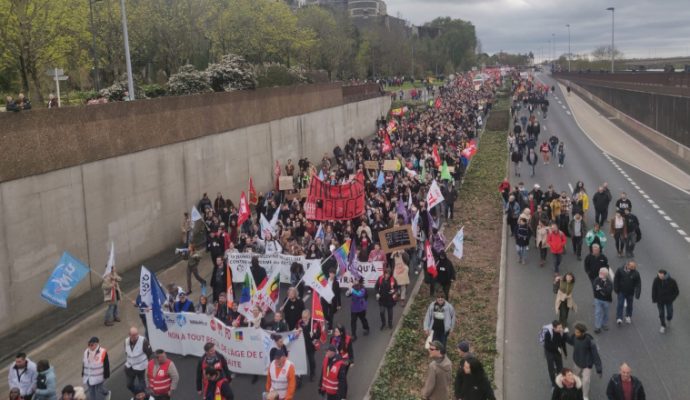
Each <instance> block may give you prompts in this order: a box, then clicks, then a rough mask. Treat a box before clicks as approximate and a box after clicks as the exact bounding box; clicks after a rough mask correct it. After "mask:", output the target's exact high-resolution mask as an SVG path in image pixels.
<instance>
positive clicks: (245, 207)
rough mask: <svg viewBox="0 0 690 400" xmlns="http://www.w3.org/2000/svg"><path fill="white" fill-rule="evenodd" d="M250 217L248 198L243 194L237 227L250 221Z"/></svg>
mask: <svg viewBox="0 0 690 400" xmlns="http://www.w3.org/2000/svg"><path fill="white" fill-rule="evenodd" d="M249 216H250V211H249V204H248V203H247V196H245V194H244V192H242V194H241V195H240V206H239V209H238V216H237V226H238V227H240V226H242V224H243V223H244V221H246V220H248V219H249Z"/></svg>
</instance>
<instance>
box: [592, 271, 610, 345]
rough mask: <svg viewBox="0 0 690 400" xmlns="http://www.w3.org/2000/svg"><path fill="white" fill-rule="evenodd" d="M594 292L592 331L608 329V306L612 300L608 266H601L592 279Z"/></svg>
mask: <svg viewBox="0 0 690 400" xmlns="http://www.w3.org/2000/svg"><path fill="white" fill-rule="evenodd" d="M592 290H593V292H594V333H601V330H602V329H603V330H605V331H608V330H609V327H608V322H609V308H610V307H611V303H612V302H613V297H612V293H613V283H612V282H611V279H610V278H609V268H608V267H601V268H600V269H599V275H598V276H597V277H596V278H594V281H592Z"/></svg>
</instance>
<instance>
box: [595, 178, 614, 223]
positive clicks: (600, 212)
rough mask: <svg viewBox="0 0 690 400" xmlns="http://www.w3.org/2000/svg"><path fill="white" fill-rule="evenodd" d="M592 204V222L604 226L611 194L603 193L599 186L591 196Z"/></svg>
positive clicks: (602, 188)
mask: <svg viewBox="0 0 690 400" xmlns="http://www.w3.org/2000/svg"><path fill="white" fill-rule="evenodd" d="M592 203H593V204H594V222H596V223H597V224H599V225H604V223H606V220H607V219H608V216H609V204H610V203H611V192H608V191H605V190H604V187H603V186H599V188H598V189H597V192H596V193H594V196H592Z"/></svg>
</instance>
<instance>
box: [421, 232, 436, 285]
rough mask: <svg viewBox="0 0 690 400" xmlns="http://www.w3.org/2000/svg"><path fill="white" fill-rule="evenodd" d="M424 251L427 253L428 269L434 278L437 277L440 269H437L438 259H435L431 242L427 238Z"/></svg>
mask: <svg viewBox="0 0 690 400" xmlns="http://www.w3.org/2000/svg"><path fill="white" fill-rule="evenodd" d="M424 252H425V253H426V271H427V272H428V273H429V275H431V277H432V278H434V279H436V276H437V275H438V271H437V270H436V260H434V254H433V253H432V252H431V244H430V243H429V241H428V240H427V241H426V242H424Z"/></svg>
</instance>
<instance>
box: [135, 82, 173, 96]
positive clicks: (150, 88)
mask: <svg viewBox="0 0 690 400" xmlns="http://www.w3.org/2000/svg"><path fill="white" fill-rule="evenodd" d="M141 89H142V90H143V91H144V94H145V95H146V97H148V98H154V97H162V96H165V95H166V94H167V92H166V90H165V88H164V87H163V86H161V85H159V84H157V83H152V84H150V85H141Z"/></svg>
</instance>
